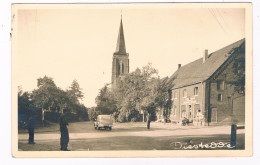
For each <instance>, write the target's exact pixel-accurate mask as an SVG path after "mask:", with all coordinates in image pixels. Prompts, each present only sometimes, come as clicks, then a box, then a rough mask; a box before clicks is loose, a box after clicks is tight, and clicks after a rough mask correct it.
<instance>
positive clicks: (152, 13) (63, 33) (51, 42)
mask: <svg viewBox="0 0 260 165" xmlns="http://www.w3.org/2000/svg"><path fill="white" fill-rule="evenodd" d="M17 8H18V9H17V12H16V13H15V14H16V15H15V16H14V17H13V22H12V23H13V25H12V27H13V31H14V32H15V33H13V38H12V46H13V48H15V49H13V50H14V51H12V67H13V78H14V79H15V82H16V85H17V86H22V89H23V91H32V90H33V89H36V88H37V79H38V78H40V77H43V76H45V75H46V76H48V77H52V78H53V80H54V81H55V83H56V85H57V86H59V87H61V88H62V89H67V88H68V87H69V86H70V85H71V83H72V81H73V80H74V79H76V80H77V81H78V83H79V85H80V87H81V88H82V91H83V93H84V99H83V100H82V103H83V104H84V105H85V106H87V107H91V106H95V98H96V96H97V95H98V92H99V89H101V88H102V87H103V86H104V85H105V84H107V83H111V73H112V57H113V53H114V52H115V49H116V41H117V36H118V32H119V25H120V18H121V10H122V19H123V26H124V35H125V43H126V50H127V52H128V53H129V59H130V72H132V71H134V70H135V69H136V68H137V67H139V68H142V67H143V66H145V65H147V64H148V63H152V66H153V67H154V68H156V69H157V70H158V72H159V75H160V76H161V77H165V76H171V75H172V74H173V73H174V72H175V71H176V69H177V67H178V64H182V65H185V64H188V63H189V62H192V61H194V60H196V59H198V58H201V57H202V55H203V51H204V50H205V49H208V51H209V53H211V52H214V51H216V50H218V49H221V48H222V47H224V46H227V45H229V44H231V43H233V42H235V41H237V40H240V39H242V38H244V37H245V10H244V9H243V8H222V7H219V8H206V7H205V6H204V7H203V8H201V7H199V8H198V7H196V8H190V7H187V8H186V7H185V8H184V7H176V6H175V4H170V5H169V4H161V5H148V4H142V5H140V4H131V5H126V4H125V5H122V4H121V5H111V4H110V5H100V4H99V5H44V6H43V5H31V6H30V5H28V6H26V5H23V7H21V8H19V6H17Z"/></svg>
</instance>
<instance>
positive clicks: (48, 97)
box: [32, 76, 59, 111]
mask: <svg viewBox="0 0 260 165" xmlns="http://www.w3.org/2000/svg"><path fill="white" fill-rule="evenodd" d="M37 87H38V89H35V90H33V92H32V100H33V102H34V104H35V105H36V106H37V107H39V108H41V109H42V111H43V110H44V109H48V110H50V109H51V107H53V106H54V105H55V104H57V93H58V92H59V89H58V88H57V86H56V84H55V83H54V81H53V80H52V78H50V77H47V76H44V77H43V78H39V79H37Z"/></svg>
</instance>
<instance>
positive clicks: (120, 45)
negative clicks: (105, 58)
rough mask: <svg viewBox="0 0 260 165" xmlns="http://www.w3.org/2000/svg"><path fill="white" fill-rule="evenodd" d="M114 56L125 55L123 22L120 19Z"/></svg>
mask: <svg viewBox="0 0 260 165" xmlns="http://www.w3.org/2000/svg"><path fill="white" fill-rule="evenodd" d="M114 54H122V55H125V54H126V48H125V37H124V29H123V21H122V18H121V22H120V27H119V34H118V38H117V44H116V51H115V53H114Z"/></svg>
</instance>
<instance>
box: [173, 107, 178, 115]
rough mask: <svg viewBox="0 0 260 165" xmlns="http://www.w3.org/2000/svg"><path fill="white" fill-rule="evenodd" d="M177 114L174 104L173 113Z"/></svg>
mask: <svg viewBox="0 0 260 165" xmlns="http://www.w3.org/2000/svg"><path fill="white" fill-rule="evenodd" d="M176 114H177V107H176V105H174V106H173V115H174V116H176Z"/></svg>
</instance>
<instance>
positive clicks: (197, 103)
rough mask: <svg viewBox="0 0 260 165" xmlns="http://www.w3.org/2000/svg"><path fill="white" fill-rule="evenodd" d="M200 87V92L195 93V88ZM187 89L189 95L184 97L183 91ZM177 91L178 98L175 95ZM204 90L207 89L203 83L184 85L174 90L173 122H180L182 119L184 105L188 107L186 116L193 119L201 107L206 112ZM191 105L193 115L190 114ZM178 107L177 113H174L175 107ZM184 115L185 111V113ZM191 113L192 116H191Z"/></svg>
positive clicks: (171, 117)
mask: <svg viewBox="0 0 260 165" xmlns="http://www.w3.org/2000/svg"><path fill="white" fill-rule="evenodd" d="M195 87H198V94H197V95H196V96H195V95H194V88H195ZM184 90H186V92H187V97H183V91H184ZM175 92H177V98H176V97H175ZM204 92H205V89H204V87H203V84H202V83H198V84H195V85H190V86H187V87H182V88H178V89H173V90H172V101H173V104H172V109H171V115H170V119H171V121H173V122H179V121H180V120H181V119H182V117H183V116H182V107H183V108H184V107H185V109H186V115H187V116H186V117H188V118H190V119H191V120H193V119H194V117H196V110H198V109H200V110H201V111H202V113H204V104H203V103H204ZM189 105H190V106H191V110H192V111H191V115H190V114H189ZM175 107H176V114H175V115H174V108H175ZM183 115H184V113H183ZM189 115H190V116H189Z"/></svg>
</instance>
